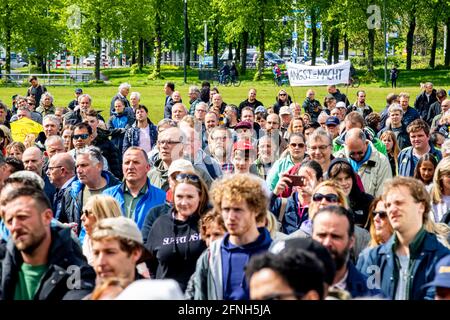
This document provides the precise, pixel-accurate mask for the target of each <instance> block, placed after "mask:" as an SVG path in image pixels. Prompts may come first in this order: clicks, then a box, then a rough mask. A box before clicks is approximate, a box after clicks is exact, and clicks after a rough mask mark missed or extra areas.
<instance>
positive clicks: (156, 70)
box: [150, 11, 162, 79]
mask: <svg viewBox="0 0 450 320" xmlns="http://www.w3.org/2000/svg"><path fill="white" fill-rule="evenodd" d="M161 35H162V29H161V15H160V13H159V11H157V12H156V16H155V50H154V52H155V61H154V64H155V66H154V68H153V72H152V74H151V75H150V79H160V78H161V55H162V48H161V42H162V36H161Z"/></svg>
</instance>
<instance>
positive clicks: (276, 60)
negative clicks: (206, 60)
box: [219, 49, 285, 67]
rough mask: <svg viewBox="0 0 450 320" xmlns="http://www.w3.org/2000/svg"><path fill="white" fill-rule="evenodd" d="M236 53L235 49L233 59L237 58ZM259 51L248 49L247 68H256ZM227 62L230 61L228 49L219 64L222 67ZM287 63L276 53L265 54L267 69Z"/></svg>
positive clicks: (268, 52)
mask: <svg viewBox="0 0 450 320" xmlns="http://www.w3.org/2000/svg"><path fill="white" fill-rule="evenodd" d="M235 54H236V52H235V50H234V49H233V59H235V58H236V55H235ZM258 55H259V51H258V50H256V49H247V59H246V61H247V66H248V67H255V66H256V64H257V61H258ZM225 61H228V49H226V50H225V51H224V52H223V54H222V55H221V57H220V59H219V62H220V65H223V64H224V63H225ZM284 63H285V61H284V60H283V59H282V58H281V57H280V56H279V55H278V54H276V53H275V52H273V51H265V52H264V65H265V66H266V67H271V66H273V65H275V64H284Z"/></svg>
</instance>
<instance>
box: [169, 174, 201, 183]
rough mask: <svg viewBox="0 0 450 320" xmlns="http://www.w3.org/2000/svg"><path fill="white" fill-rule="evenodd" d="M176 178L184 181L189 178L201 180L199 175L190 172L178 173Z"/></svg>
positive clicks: (196, 180) (194, 180)
mask: <svg viewBox="0 0 450 320" xmlns="http://www.w3.org/2000/svg"><path fill="white" fill-rule="evenodd" d="M175 180H177V181H178V182H182V181H184V180H189V181H191V182H199V181H200V178H199V177H198V176H196V175H195V174H190V173H179V174H177V176H176V177H175Z"/></svg>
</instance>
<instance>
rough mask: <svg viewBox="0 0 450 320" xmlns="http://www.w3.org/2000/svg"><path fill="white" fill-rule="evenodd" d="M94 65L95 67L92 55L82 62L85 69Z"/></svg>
mask: <svg viewBox="0 0 450 320" xmlns="http://www.w3.org/2000/svg"><path fill="white" fill-rule="evenodd" d="M94 65H95V56H94V55H90V56H88V57H87V58H85V59H84V60H83V66H85V67H92V66H94Z"/></svg>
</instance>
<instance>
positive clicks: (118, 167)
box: [92, 128, 123, 180]
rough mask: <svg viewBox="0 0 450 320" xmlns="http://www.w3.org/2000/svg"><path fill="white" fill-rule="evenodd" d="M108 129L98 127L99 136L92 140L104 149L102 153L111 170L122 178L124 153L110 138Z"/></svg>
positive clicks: (95, 144)
mask: <svg viewBox="0 0 450 320" xmlns="http://www.w3.org/2000/svg"><path fill="white" fill-rule="evenodd" d="M108 133H109V132H108V131H105V130H102V129H100V128H98V129H97V137H96V138H95V139H94V140H93V141H92V145H93V146H96V147H97V148H99V149H100V150H101V151H102V155H103V156H104V157H105V159H106V160H107V161H108V167H109V171H111V173H112V174H113V175H114V176H115V177H116V178H118V179H119V180H122V178H123V171H122V153H121V152H120V151H119V149H117V147H116V146H115V145H114V144H113V143H112V142H111V140H109V139H108Z"/></svg>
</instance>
